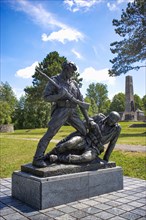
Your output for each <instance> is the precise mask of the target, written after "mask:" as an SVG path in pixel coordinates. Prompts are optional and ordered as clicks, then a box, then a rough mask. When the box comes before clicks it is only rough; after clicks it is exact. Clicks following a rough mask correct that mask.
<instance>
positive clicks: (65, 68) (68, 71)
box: [62, 61, 77, 78]
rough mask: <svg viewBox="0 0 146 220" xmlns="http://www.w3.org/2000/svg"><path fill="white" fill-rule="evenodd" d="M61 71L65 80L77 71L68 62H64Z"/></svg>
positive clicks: (74, 66) (72, 64)
mask: <svg viewBox="0 0 146 220" xmlns="http://www.w3.org/2000/svg"><path fill="white" fill-rule="evenodd" d="M62 70H63V72H64V73H65V75H66V77H67V78H71V77H72V76H73V75H74V72H75V71H76V70H77V67H76V65H75V64H74V63H72V62H70V61H65V62H64V63H63V64H62Z"/></svg>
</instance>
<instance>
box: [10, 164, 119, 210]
mask: <svg viewBox="0 0 146 220" xmlns="http://www.w3.org/2000/svg"><path fill="white" fill-rule="evenodd" d="M121 189H123V172H122V168H121V167H112V168H106V169H99V170H92V171H84V172H77V173H70V174H63V175H57V176H51V177H38V176H34V175H32V174H30V173H26V172H22V171H15V172H14V173H13V175H12V196H13V197H15V198H17V199H19V200H21V201H22V202H25V203H27V204H28V205H30V206H32V207H35V208H37V209H46V208H49V207H54V206H57V205H61V204H65V203H70V202H73V201H77V200H80V199H85V198H89V197H93V196H97V195H101V194H104V193H109V192H113V191H117V190H121Z"/></svg>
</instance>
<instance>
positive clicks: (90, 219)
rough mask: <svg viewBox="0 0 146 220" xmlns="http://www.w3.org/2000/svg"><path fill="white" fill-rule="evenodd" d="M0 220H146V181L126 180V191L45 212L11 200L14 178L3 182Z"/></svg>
mask: <svg viewBox="0 0 146 220" xmlns="http://www.w3.org/2000/svg"><path fill="white" fill-rule="evenodd" d="M0 184H1V201H0V206H1V212H0V214H1V217H0V220H3V219H7V220H16V219H20V220H28V219H31V220H100V219H101V220H124V219H125V220H126V219H127V220H137V219H138V220H146V181H145V180H141V179H136V178H130V177H124V189H123V190H119V191H117V192H113V193H108V194H104V195H100V196H95V197H91V198H89V199H84V200H79V201H77V202H72V203H68V204H66V205H61V206H56V207H54V208H49V209H45V210H42V211H39V210H36V209H33V208H31V207H30V206H28V205H26V204H24V203H22V202H20V201H18V200H16V199H14V198H12V197H11V178H5V179H1V183H0Z"/></svg>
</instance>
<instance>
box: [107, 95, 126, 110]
mask: <svg viewBox="0 0 146 220" xmlns="http://www.w3.org/2000/svg"><path fill="white" fill-rule="evenodd" d="M124 110H125V94H124V93H122V92H120V93H118V94H116V95H115V96H114V97H113V99H112V102H111V105H110V111H117V112H124Z"/></svg>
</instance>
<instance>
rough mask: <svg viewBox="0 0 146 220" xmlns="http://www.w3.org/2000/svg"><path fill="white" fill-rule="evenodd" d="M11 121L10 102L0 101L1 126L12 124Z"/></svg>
mask: <svg viewBox="0 0 146 220" xmlns="http://www.w3.org/2000/svg"><path fill="white" fill-rule="evenodd" d="M11 121H12V119H11V107H10V105H9V104H8V102H5V101H0V124H10V123H11Z"/></svg>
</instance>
